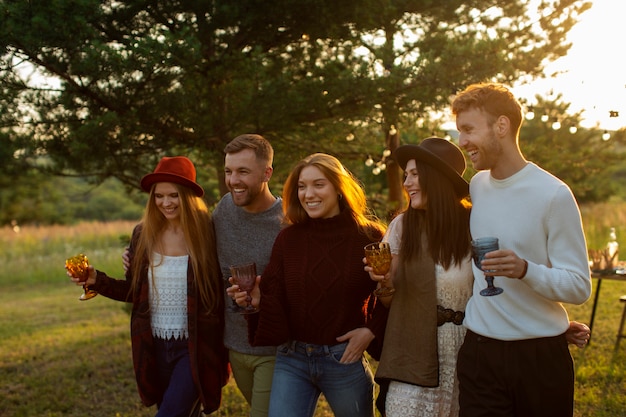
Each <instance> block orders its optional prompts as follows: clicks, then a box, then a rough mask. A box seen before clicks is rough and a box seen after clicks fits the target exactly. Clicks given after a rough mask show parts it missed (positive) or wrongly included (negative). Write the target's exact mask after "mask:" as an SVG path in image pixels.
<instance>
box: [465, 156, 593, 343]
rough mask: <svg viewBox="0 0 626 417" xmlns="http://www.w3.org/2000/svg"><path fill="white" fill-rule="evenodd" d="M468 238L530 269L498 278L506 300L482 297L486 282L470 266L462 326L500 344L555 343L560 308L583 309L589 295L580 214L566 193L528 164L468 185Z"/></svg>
mask: <svg viewBox="0 0 626 417" xmlns="http://www.w3.org/2000/svg"><path fill="white" fill-rule="evenodd" d="M470 194H471V196H472V204H473V208H472V213H471V221H470V229H471V233H472V237H473V238H478V237H482V236H495V237H497V238H498V239H499V240H500V248H501V249H511V250H513V251H514V252H515V253H516V254H517V256H519V257H521V258H524V259H526V260H527V261H528V271H527V273H526V277H525V278H524V279H521V280H519V279H512V278H506V277H496V278H495V285H496V286H498V287H501V288H503V289H504V293H502V294H500V295H496V296H491V297H484V296H481V295H480V294H479V292H480V290H481V289H483V288H485V287H486V282H485V279H484V275H483V273H482V271H481V270H480V269H478V268H477V267H476V266H475V265H473V269H474V278H475V279H474V290H473V296H472V297H471V298H470V300H469V302H468V304H467V308H466V312H465V322H464V325H465V326H466V327H467V328H468V329H470V330H472V331H474V332H475V333H478V334H481V335H484V336H488V337H492V338H495V339H500V340H521V339H529V338H537V337H548V336H556V335H558V334H561V333H563V332H565V330H566V329H567V328H568V322H569V319H568V316H567V312H566V310H565V308H564V307H563V306H562V304H561V303H570V304H582V303H584V302H585V301H586V300H587V299H588V298H589V296H590V295H591V277H590V271H589V264H588V262H587V247H586V242H585V236H584V233H583V227H582V222H581V217H580V212H579V210H578V206H577V204H576V201H575V199H574V196H573V195H572V193H571V191H570V189H569V187H568V186H567V185H566V184H565V183H563V182H562V181H561V180H559V179H558V178H556V177H554V176H553V175H551V174H550V173H548V172H546V171H544V170H543V169H541V168H539V167H538V166H536V165H535V164H533V163H528V164H527V165H526V167H524V168H523V169H522V170H520V171H519V172H517V173H515V174H514V175H512V176H511V177H509V178H506V179H504V180H496V179H494V178H492V177H491V175H490V172H489V171H481V172H479V173H477V174H476V175H475V176H474V177H473V178H472V181H471V184H470Z"/></svg>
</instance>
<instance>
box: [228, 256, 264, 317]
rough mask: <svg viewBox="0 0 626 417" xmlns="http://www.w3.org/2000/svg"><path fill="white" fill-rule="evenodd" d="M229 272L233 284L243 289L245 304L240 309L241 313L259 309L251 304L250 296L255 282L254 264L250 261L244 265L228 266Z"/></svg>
mask: <svg viewBox="0 0 626 417" xmlns="http://www.w3.org/2000/svg"><path fill="white" fill-rule="evenodd" d="M230 274H231V275H232V277H233V281H234V282H235V284H237V285H239V289H240V290H242V291H245V292H246V293H247V294H248V295H247V297H246V302H247V305H246V306H245V307H244V308H243V309H242V310H241V314H253V313H257V312H258V311H259V310H258V309H257V308H255V307H253V306H252V304H251V303H252V297H251V296H250V293H251V292H252V290H253V289H254V285H255V284H256V264H255V263H254V262H253V263H250V264H245V265H234V266H231V267H230Z"/></svg>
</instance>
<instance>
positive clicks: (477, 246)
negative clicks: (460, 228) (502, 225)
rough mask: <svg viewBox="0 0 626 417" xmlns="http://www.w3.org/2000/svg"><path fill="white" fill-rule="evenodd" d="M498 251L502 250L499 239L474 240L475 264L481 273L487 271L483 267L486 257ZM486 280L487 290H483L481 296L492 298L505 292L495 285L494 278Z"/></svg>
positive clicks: (482, 238)
mask: <svg viewBox="0 0 626 417" xmlns="http://www.w3.org/2000/svg"><path fill="white" fill-rule="evenodd" d="M498 249H500V246H499V245H498V238H497V237H480V238H478V239H474V240H472V257H473V258H474V264H476V266H477V267H478V268H479V269H480V270H481V271H485V270H484V269H482V267H481V263H482V261H483V259H484V258H485V255H486V254H487V253H489V252H493V251H494V250H498ZM485 280H486V281H487V288H485V289H483V290H481V291H480V295H482V296H485V297H490V296H492V295H498V294H502V292H504V290H503V289H502V288H499V287H496V286H494V285H493V277H490V276H485Z"/></svg>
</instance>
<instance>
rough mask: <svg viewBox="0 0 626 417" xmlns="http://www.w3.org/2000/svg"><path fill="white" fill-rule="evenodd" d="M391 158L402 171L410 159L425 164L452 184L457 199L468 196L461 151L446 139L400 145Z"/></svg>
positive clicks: (432, 139) (467, 184)
mask: <svg viewBox="0 0 626 417" xmlns="http://www.w3.org/2000/svg"><path fill="white" fill-rule="evenodd" d="M391 157H392V158H393V159H394V160H395V161H396V162H397V163H398V165H399V166H400V168H402V169H403V170H404V169H406V164H407V163H408V162H409V161H410V160H411V159H415V161H416V162H417V161H419V162H423V163H426V164H428V165H430V166H432V167H433V168H435V169H436V170H438V171H440V172H441V173H442V174H444V175H445V176H446V177H447V178H448V179H449V180H450V181H451V182H452V185H453V186H454V189H455V191H456V193H457V195H458V196H459V197H465V196H466V195H468V194H469V183H468V182H467V181H466V180H465V178H463V173H464V172H465V168H466V166H467V164H466V162H465V157H464V156H463V151H461V149H459V147H458V146H456V145H455V144H454V143H452V142H450V141H448V140H446V139H443V138H438V137H434V136H433V137H430V138H426V139H424V140H423V141H422V142H421V143H420V144H419V145H402V146H399V147H398V148H397V149H396V150H395V151H394V152H393V155H391Z"/></svg>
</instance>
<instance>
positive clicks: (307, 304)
mask: <svg viewBox="0 0 626 417" xmlns="http://www.w3.org/2000/svg"><path fill="white" fill-rule="evenodd" d="M374 236H375V238H376V239H375V240H374V241H378V240H380V239H381V238H382V236H380V235H379V233H377V232H375V233H374ZM371 242H372V240H370V239H368V237H367V236H366V235H364V234H362V233H361V232H359V230H358V228H357V225H356V223H355V222H354V220H352V219H351V217H350V216H349V214H348V213H347V212H346V211H344V212H343V213H342V214H340V215H338V216H335V217H333V218H330V219H309V220H308V221H306V222H304V223H300V224H295V225H291V226H289V227H287V228H285V229H283V230H282V231H281V232H280V234H279V235H278V237H277V238H276V241H275V242H274V247H273V249H272V255H271V258H270V262H269V264H268V266H267V268H266V269H265V271H264V272H263V274H262V279H261V304H260V310H261V311H260V313H259V314H255V315H252V316H248V317H249V322H248V324H249V330H250V343H252V344H253V345H257V346H263V345H279V344H281V343H284V342H287V341H288V340H297V341H300V342H305V343H313V344H319V345H335V344H337V343H338V342H337V340H336V338H337V337H338V336H341V335H343V334H345V333H347V332H348V331H350V330H353V329H356V328H359V327H364V326H367V327H368V328H370V329H371V330H372V332H373V333H374V335H375V336H376V337H381V338H382V336H383V334H384V326H385V323H386V320H387V309H386V308H385V307H384V306H382V305H381V304H380V303H378V305H377V306H376V308H374V311H373V313H372V314H369V315H368V311H367V310H368V309H367V306H368V301H369V297H370V295H371V293H372V291H373V290H374V289H375V288H376V283H375V282H374V281H372V280H371V279H370V277H369V274H368V273H367V272H365V271H364V270H363V267H364V265H363V262H362V259H363V247H364V246H365V245H366V244H368V243H371Z"/></svg>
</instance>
